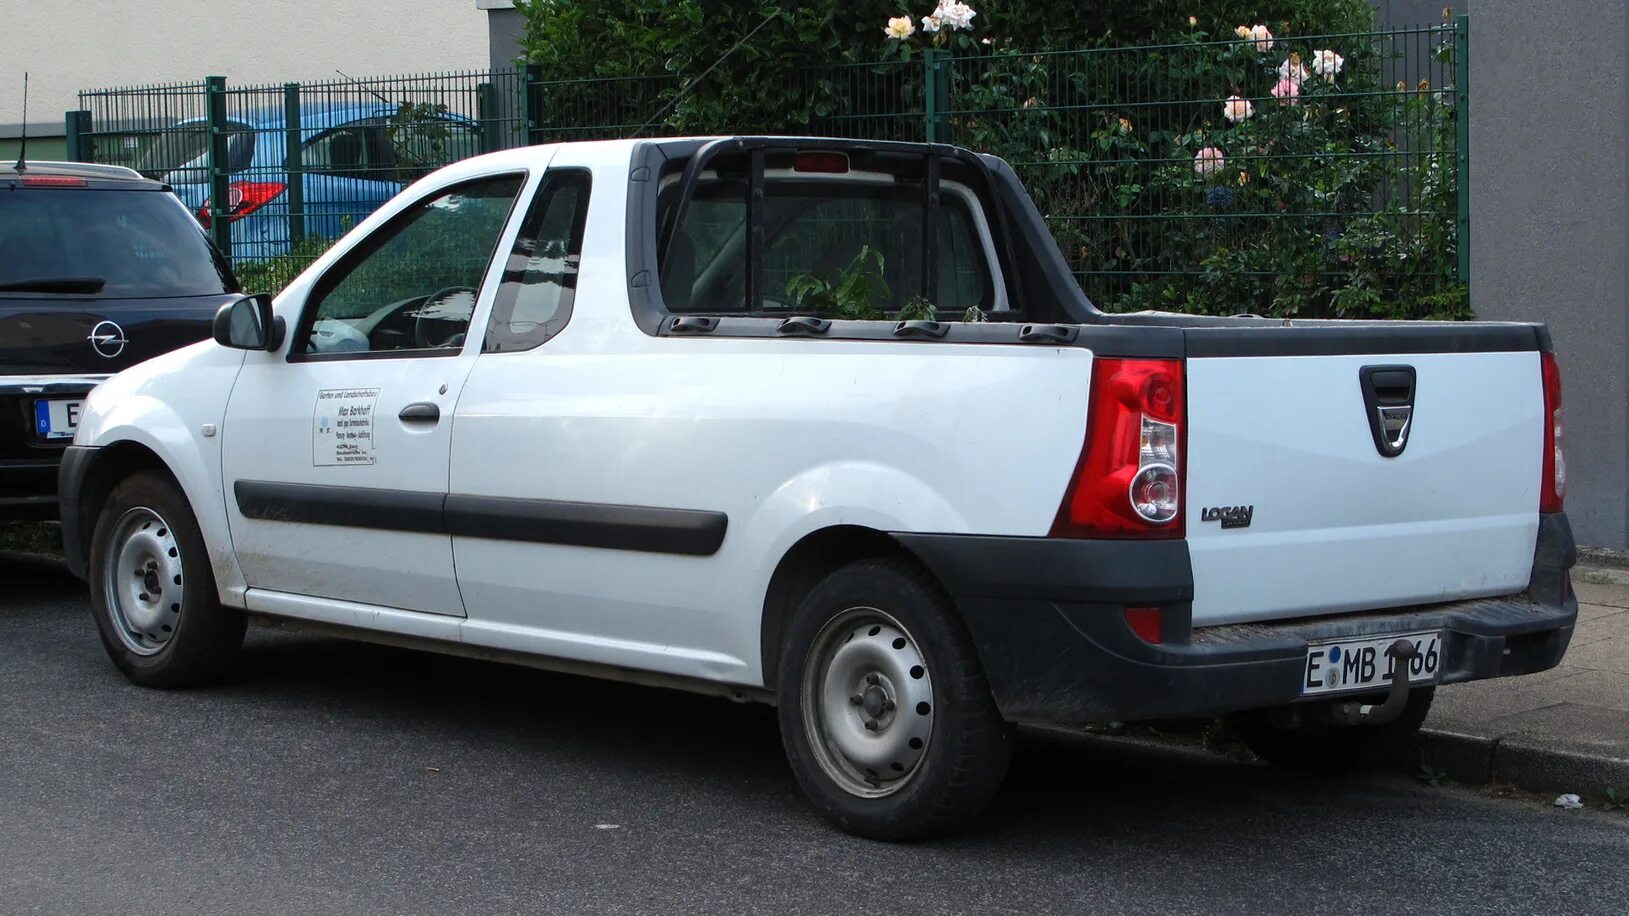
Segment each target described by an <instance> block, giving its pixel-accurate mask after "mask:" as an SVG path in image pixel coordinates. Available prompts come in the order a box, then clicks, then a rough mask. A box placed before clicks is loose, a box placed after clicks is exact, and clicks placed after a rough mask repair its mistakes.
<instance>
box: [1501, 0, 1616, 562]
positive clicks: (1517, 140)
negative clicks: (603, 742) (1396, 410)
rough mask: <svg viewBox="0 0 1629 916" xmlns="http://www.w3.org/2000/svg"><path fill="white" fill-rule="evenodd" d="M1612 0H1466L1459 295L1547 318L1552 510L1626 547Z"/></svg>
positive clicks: (1509, 315)
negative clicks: (1556, 434)
mask: <svg viewBox="0 0 1629 916" xmlns="http://www.w3.org/2000/svg"><path fill="white" fill-rule="evenodd" d="M1625 7H1626V0H1561V2H1556V3H1549V4H1546V5H1545V6H1544V9H1543V13H1542V14H1541V15H1535V12H1534V7H1533V5H1532V4H1531V3H1530V2H1526V0H1476V5H1475V8H1474V10H1473V11H1472V13H1471V150H1470V153H1471V299H1472V302H1473V304H1474V306H1475V308H1476V312H1477V315H1478V316H1479V317H1482V318H1491V319H1521V320H1527V321H1532V320H1538V321H1544V322H1546V323H1548V324H1549V326H1550V330H1551V333H1552V335H1553V337H1554V339H1555V349H1556V355H1557V358H1558V359H1559V360H1560V363H1561V374H1562V378H1563V386H1562V387H1563V391H1564V403H1565V410H1566V428H1567V442H1566V454H1567V514H1568V516H1569V517H1570V518H1571V520H1572V525H1573V530H1574V532H1575V533H1576V534H1577V536H1578V540H1579V543H1581V544H1585V545H1589V546H1595V547H1608V548H1614V549H1620V550H1621V549H1624V548H1626V547H1629V503H1626V497H1625V491H1626V489H1629V438H1626V433H1629V362H1626V359H1629V283H1626V274H1625V271H1626V264H1625V245H1624V241H1625V237H1626V232H1629V207H1626V204H1625V198H1626V194H1625V191H1626V181H1629V171H1626V169H1625V158H1624V157H1625V144H1626V142H1629V137H1626V133H1629V131H1626V124H1629V118H1626V114H1629V92H1626V88H1625V83H1626V79H1625V76H1626V74H1625V59H1626V57H1625V55H1626V50H1629V49H1626V44H1629V42H1626V40H1625V38H1626V29H1629V16H1626V9H1625Z"/></svg>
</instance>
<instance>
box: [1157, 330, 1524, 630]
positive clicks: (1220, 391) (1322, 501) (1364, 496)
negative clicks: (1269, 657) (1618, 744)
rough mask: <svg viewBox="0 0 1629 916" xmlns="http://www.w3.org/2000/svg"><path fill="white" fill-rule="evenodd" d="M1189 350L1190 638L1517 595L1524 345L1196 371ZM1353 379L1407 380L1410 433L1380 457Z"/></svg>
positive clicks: (1371, 407)
mask: <svg viewBox="0 0 1629 916" xmlns="http://www.w3.org/2000/svg"><path fill="white" fill-rule="evenodd" d="M1193 340H1194V337H1193V336H1192V335H1191V336H1190V341H1193ZM1400 348H1402V347H1400ZM1194 349H1196V348H1192V347H1190V359H1189V361H1188V367H1187V382H1188V454H1187V468H1188V471H1187V475H1186V477H1187V481H1186V483H1187V501H1186V502H1187V506H1188V507H1189V509H1188V522H1187V537H1188V542H1189V549H1190V553H1191V557H1192V562H1193V576H1194V594H1195V597H1194V605H1193V620H1194V625H1195V626H1210V625H1216V624H1226V623H1240V622H1246V621H1260V620H1273V619H1284V618H1294V617H1307V616H1316V615H1321V614H1333V613H1340V612H1348V611H1360V610H1368V609H1374V608H1387V607H1397V606H1402V605H1411V604H1422V603H1430V602H1437V601H1449V600H1456V599H1463V598H1476V597H1485V596H1493V595H1505V594H1510V593H1512V592H1519V591H1521V590H1522V589H1523V588H1525V586H1526V584H1527V580H1528V576H1529V574H1530V572H1531V569H1532V566H1533V549H1534V543H1535V540H1536V538H1537V532H1538V522H1539V516H1538V505H1539V489H1540V483H1541V474H1542V452H1543V437H1544V426H1543V423H1544V421H1543V414H1544V393H1543V382H1542V376H1541V368H1540V355H1539V353H1538V351H1537V349H1536V346H1535V348H1534V349H1528V350H1520V351H1503V352H1439V353H1418V352H1414V353H1410V352H1402V353H1396V352H1394V353H1385V352H1371V353H1363V354H1358V355H1345V354H1335V355H1328V354H1320V355H1262V354H1257V355H1245V354H1243V353H1235V354H1229V355H1218V356H1210V357H1205V356H1197V355H1196V354H1195V353H1194ZM1313 349H1314V350H1316V349H1317V348H1313ZM1369 349H1374V348H1372V347H1371V348H1369ZM1201 352H1202V351H1201ZM1368 367H1375V368H1379V369H1382V370H1386V369H1399V368H1405V367H1406V368H1408V369H1412V371H1413V375H1414V385H1413V392H1412V396H1413V405H1412V414H1411V415H1406V414H1405V413H1402V412H1394V413H1392V414H1391V417H1392V419H1393V420H1394V426H1396V425H1400V423H1401V420H1402V419H1404V417H1405V416H1406V419H1407V422H1408V425H1407V429H1406V438H1402V449H1401V451H1400V453H1398V454H1395V455H1392V456H1388V455H1386V454H1383V453H1382V451H1383V448H1387V447H1388V446H1385V445H1383V444H1382V443H1381V442H1377V434H1376V432H1375V430H1374V428H1373V426H1372V424H1371V417H1378V412H1377V410H1376V405H1375V403H1374V398H1373V396H1371V397H1370V398H1369V400H1368V401H1367V402H1366V398H1365V391H1364V388H1365V384H1364V382H1363V370H1364V369H1365V368H1368ZM1371 375H1372V373H1371ZM1405 375H1406V373H1405ZM1380 379H1381V381H1383V382H1386V383H1395V382H1397V381H1398V376H1397V375H1396V374H1395V373H1386V374H1382V375H1381V376H1380ZM1382 393H1383V394H1385V395H1388V396H1390V397H1393V398H1395V397H1396V395H1397V392H1396V391H1386V392H1382ZM1393 435H1394V436H1395V435H1396V432H1395V430H1394V432H1393ZM1393 448H1394V447H1393Z"/></svg>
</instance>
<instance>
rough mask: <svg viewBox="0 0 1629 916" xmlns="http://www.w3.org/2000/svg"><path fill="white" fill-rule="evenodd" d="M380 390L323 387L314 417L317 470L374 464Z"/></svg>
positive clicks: (313, 453)
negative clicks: (335, 466) (375, 416)
mask: <svg viewBox="0 0 1629 916" xmlns="http://www.w3.org/2000/svg"><path fill="white" fill-rule="evenodd" d="M378 400H379V389H377V388H324V389H322V390H321V391H318V392H317V409H316V411H315V412H314V413H313V414H312V417H311V463H312V465H314V466H316V467H319V468H321V467H333V466H334V465H341V464H373V409H374V407H375V405H376V402H377V401H378Z"/></svg>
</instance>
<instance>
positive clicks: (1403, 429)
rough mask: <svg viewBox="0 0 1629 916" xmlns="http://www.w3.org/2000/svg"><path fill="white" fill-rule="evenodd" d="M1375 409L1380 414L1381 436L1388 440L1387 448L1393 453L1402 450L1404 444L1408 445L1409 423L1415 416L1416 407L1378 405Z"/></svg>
mask: <svg viewBox="0 0 1629 916" xmlns="http://www.w3.org/2000/svg"><path fill="white" fill-rule="evenodd" d="M1374 410H1375V413H1377V414H1379V415H1380V416H1379V421H1380V436H1381V438H1383V439H1384V440H1385V441H1386V446H1387V448H1389V449H1391V450H1392V451H1393V453H1400V452H1402V450H1403V448H1404V446H1406V445H1408V424H1409V420H1411V419H1412V418H1413V415H1414V408H1413V407H1412V406H1403V407H1376V408H1375V409H1374Z"/></svg>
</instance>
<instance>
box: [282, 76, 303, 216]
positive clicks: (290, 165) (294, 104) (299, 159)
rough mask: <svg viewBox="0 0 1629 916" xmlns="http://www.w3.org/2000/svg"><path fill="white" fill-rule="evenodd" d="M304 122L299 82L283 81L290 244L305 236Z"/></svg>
mask: <svg viewBox="0 0 1629 916" xmlns="http://www.w3.org/2000/svg"><path fill="white" fill-rule="evenodd" d="M304 141H305V122H304V121H303V120H302V119H301V116H300V84H299V83H284V84H283V161H284V163H285V164H284V170H285V171H286V172H287V173H288V243H289V247H290V248H293V247H294V246H295V245H298V244H299V243H300V241H301V240H302V239H304V238H305V161H304V158H303V156H304V152H303V147H304V146H305V142H304Z"/></svg>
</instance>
